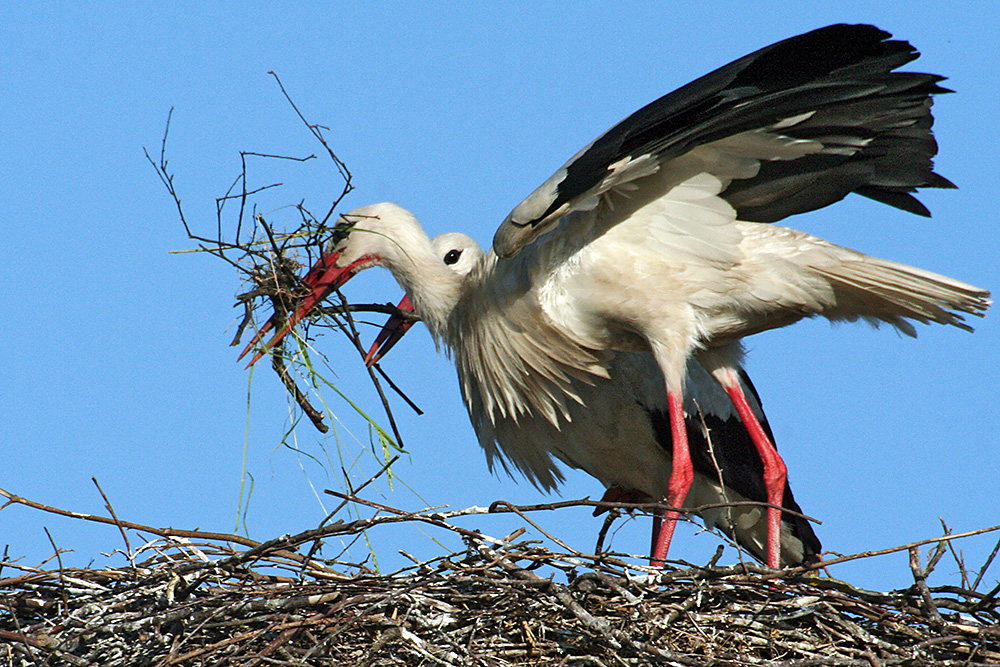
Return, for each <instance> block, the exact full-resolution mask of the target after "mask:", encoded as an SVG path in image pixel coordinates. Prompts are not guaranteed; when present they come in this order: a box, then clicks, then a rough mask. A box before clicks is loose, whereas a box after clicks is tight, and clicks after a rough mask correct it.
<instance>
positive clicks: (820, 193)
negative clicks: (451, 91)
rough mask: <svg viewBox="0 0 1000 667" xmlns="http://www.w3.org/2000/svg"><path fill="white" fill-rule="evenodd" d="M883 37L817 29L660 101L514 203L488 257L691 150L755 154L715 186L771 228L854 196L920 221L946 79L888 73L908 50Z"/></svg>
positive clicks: (934, 179) (932, 177)
mask: <svg viewBox="0 0 1000 667" xmlns="http://www.w3.org/2000/svg"><path fill="white" fill-rule="evenodd" d="M890 37H891V35H890V34H889V33H887V32H885V31H883V30H880V29H878V28H876V27H874V26H870V25H832V26H828V27H826V28H820V29H818V30H814V31H812V32H809V33H806V34H803V35H799V36H797V37H792V38H790V39H786V40H784V41H781V42H778V43H776V44H772V45H771V46H768V47H765V48H763V49H761V50H759V51H756V52H754V53H751V54H750V55H747V56H744V57H743V58H740V59H739V60H736V61H735V62H732V63H730V64H728V65H726V66H724V67H722V68H720V69H717V70H715V71H714V72H712V73H710V74H707V75H705V76H703V77H701V78H700V79H697V80H695V81H693V82H691V83H689V84H687V85H685V86H682V87H681V88H679V89H677V90H676V91H674V92H672V93H669V94H668V95H665V96H664V97H661V98H660V99H658V100H656V101H655V102H652V103H651V104H649V105H647V106H645V107H643V108H642V109H640V110H639V111H636V112H635V113H634V114H632V115H631V116H629V117H628V118H626V119H625V120H623V121H622V122H620V123H618V124H617V125H615V126H614V127H612V128H611V129H610V130H608V131H607V132H605V133H604V134H603V135H601V136H600V137H598V138H597V139H596V140H595V141H594V142H592V143H591V144H590V145H588V146H587V147H585V148H584V149H583V150H581V151H580V152H579V153H577V154H576V155H574V156H573V157H572V158H571V159H570V160H569V162H567V163H566V164H565V165H563V166H562V167H561V168H559V169H558V170H557V171H556V173H555V174H553V175H552V176H551V177H550V178H549V179H548V180H547V181H545V182H544V183H543V184H542V185H541V186H539V187H538V189H536V190H535V191H534V192H533V193H531V194H530V195H529V196H528V198H527V199H525V200H524V201H523V202H521V203H520V204H518V205H517V206H516V207H515V208H514V210H513V211H511V213H510V215H508V216H507V219H506V220H505V221H504V222H503V224H501V226H500V228H499V229H498V230H497V233H496V235H495V236H494V239H493V248H494V250H495V252H496V253H497V255H498V256H500V257H501V258H508V257H512V256H513V255H516V254H517V253H518V252H519V251H520V250H521V249H522V248H524V247H525V246H526V245H528V244H529V243H531V242H532V241H533V240H534V239H535V238H536V237H537V236H538V235H539V234H542V233H544V232H546V231H548V230H549V229H551V228H552V227H553V226H554V225H555V224H556V222H557V221H558V220H559V219H560V218H562V217H563V216H565V215H566V214H567V213H570V212H572V211H576V210H589V209H593V208H594V207H596V206H597V205H598V204H599V203H600V200H601V197H602V196H603V195H605V194H606V193H609V192H610V191H611V190H613V189H616V188H618V189H621V190H628V189H629V188H632V187H642V184H639V183H636V184H635V185H630V184H632V182H634V181H639V180H640V179H643V178H646V177H648V176H651V175H653V174H656V173H657V172H659V171H661V170H663V169H664V168H667V167H669V163H670V162H671V161H672V160H675V159H677V158H678V157H680V156H683V155H685V154H687V153H689V152H691V151H692V150H694V149H696V148H699V147H718V148H719V149H720V151H721V152H723V153H725V154H727V155H729V156H735V157H738V158H741V159H747V158H749V159H751V160H752V161H753V166H754V168H752V169H750V170H748V171H746V173H744V174H742V175H741V176H740V177H738V178H731V175H727V182H726V187H725V190H724V191H723V192H722V193H721V194H720V196H721V197H722V198H724V199H725V200H726V201H727V202H729V204H730V205H731V206H732V207H733V208H734V209H736V212H737V216H738V219H740V220H744V221H748V222H774V221H776V220H780V219H782V218H785V217H787V216H790V215H794V214H796V213H802V212H805V211H810V210H814V209H817V208H821V207H823V206H827V205H829V204H831V203H833V202H836V201H839V200H840V199H842V198H844V197H845V196H847V195H848V194H849V193H851V192H856V193H858V194H860V195H863V196H865V197H869V198H871V199H875V200H877V201H880V202H882V203H885V204H888V205H890V206H894V207H896V208H900V209H902V210H905V211H909V212H911V213H916V214H918V215H928V212H927V209H926V208H925V207H924V206H923V204H921V203H920V202H919V201H918V200H917V199H916V198H915V197H913V195H912V194H911V193H913V192H915V191H916V189H917V188H920V187H954V186H953V185H952V184H951V183H950V182H949V181H948V180H947V179H945V178H943V177H941V176H939V175H938V174H936V173H934V170H933V163H932V158H933V157H934V155H935V154H936V153H937V144H936V142H935V141H934V137H933V135H932V134H931V125H932V124H933V117H932V116H931V112H930V107H931V95H933V94H936V93H942V92H949V91H948V90H947V89H945V88H942V87H940V86H939V85H938V83H939V82H940V81H942V80H943V78H944V77H940V76H937V75H933V74H919V73H913V72H896V71H894V70H896V69H897V68H899V67H901V66H903V65H905V64H906V63H908V62H910V61H912V60H914V59H916V58H917V57H918V56H919V53H918V52H917V51H916V50H915V49H914V48H913V47H912V46H911V45H910V44H909V43H908V42H905V41H900V40H891V39H889V38H890ZM649 180H653V179H649ZM662 182H663V183H669V179H663V180H662ZM623 186H624V187H623ZM665 193H666V192H664V194H665Z"/></svg>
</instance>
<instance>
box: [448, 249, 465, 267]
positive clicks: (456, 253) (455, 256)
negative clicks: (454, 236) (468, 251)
mask: <svg viewBox="0 0 1000 667" xmlns="http://www.w3.org/2000/svg"><path fill="white" fill-rule="evenodd" d="M461 257H462V251H461V250H449V251H448V254H447V255H445V256H444V263H445V264H447V265H449V266H451V265H452V264H454V263H455V262H457V261H458V260H459V259H460V258H461Z"/></svg>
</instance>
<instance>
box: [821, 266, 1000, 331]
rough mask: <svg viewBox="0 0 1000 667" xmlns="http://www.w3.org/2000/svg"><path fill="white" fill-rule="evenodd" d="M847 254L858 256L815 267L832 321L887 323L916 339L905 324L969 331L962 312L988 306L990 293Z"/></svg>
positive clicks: (909, 268) (978, 313) (980, 311)
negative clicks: (825, 283)
mask: <svg viewBox="0 0 1000 667" xmlns="http://www.w3.org/2000/svg"><path fill="white" fill-rule="evenodd" d="M851 252H852V254H856V255H857V257H855V258H853V259H851V260H849V261H844V262H840V263H838V264H836V265H834V266H824V267H822V268H819V269H818V273H820V274H821V275H822V276H824V277H825V278H826V279H827V280H829V281H830V284H831V286H832V287H833V289H834V294H835V304H834V305H833V307H832V308H830V309H829V310H826V311H825V312H823V313H822V314H823V315H824V316H825V317H828V318H829V319H831V320H841V319H846V320H853V319H858V318H862V319H865V320H868V321H869V322H872V323H873V324H876V325H877V324H878V323H880V322H886V323H888V324H891V325H892V326H894V327H896V328H897V329H898V330H900V331H901V332H903V333H905V334H907V335H909V336H916V330H915V329H914V328H913V325H912V324H911V323H910V322H909V321H908V320H915V321H917V322H922V323H924V324H930V323H931V322H937V323H938V324H951V325H953V326H956V327H958V328H960V329H965V330H966V331H972V327H971V326H969V325H968V324H967V323H966V322H965V318H964V317H963V314H968V315H976V316H978V317H982V316H983V315H984V314H985V312H986V309H987V308H989V307H990V304H991V301H990V299H989V297H990V293H989V292H988V291H986V290H984V289H981V288H979V287H975V286H973V285H969V284H967V283H963V282H961V281H958V280H955V279H953V278H948V277H947V276H942V275H939V274H936V273H932V272H930V271H924V270H923V269H918V268H915V267H912V266H906V265H905V264H898V263H896V262H890V261H887V260H882V259H876V258H874V257H868V256H866V255H862V254H861V253H853V251H851Z"/></svg>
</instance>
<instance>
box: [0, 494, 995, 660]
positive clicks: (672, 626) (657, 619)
mask: <svg viewBox="0 0 1000 667" xmlns="http://www.w3.org/2000/svg"><path fill="white" fill-rule="evenodd" d="M4 495H6V496H7V498H8V504H10V503H12V502H20V503H22V504H28V505H32V506H35V507H36V508H37V507H39V506H38V505H37V504H33V503H31V502H30V501H26V500H24V499H22V498H18V497H17V496H13V495H12V494H9V493H7V492H4ZM352 500H354V501H357V502H362V503H363V504H367V505H374V504H373V503H370V502H368V501H361V500H360V499H358V498H353V499H352ZM42 509H46V508H44V507H43V508H42ZM48 509H51V508H48ZM494 509H505V508H503V507H501V506H498V507H497V508H494ZM506 509H511V508H509V507H507V508H506ZM513 509H515V510H517V511H520V508H513ZM487 511H488V510H484V509H481V508H471V509H469V510H460V511H453V512H444V513H443V512H440V511H437V510H433V509H429V510H424V511H421V512H416V513H406V512H403V511H400V510H395V509H392V508H388V507H385V506H379V507H378V510H377V512H376V514H375V516H374V517H372V518H370V519H359V520H356V521H351V522H335V523H332V524H330V525H325V526H320V527H319V528H316V529H313V530H310V531H306V532H304V533H301V534H299V535H294V536H283V537H280V538H277V539H274V540H271V541H269V542H265V543H255V542H252V541H250V540H247V539H246V538H238V537H237V536H225V535H214V534H209V533H199V532H197V531H178V530H175V529H154V528H150V527H142V526H136V525H134V524H127V523H124V522H121V521H118V520H117V519H104V518H101V517H83V516H82V515H76V516H77V517H78V518H90V519H93V520H96V519H101V520H103V521H104V522H105V523H113V524H117V526H118V528H119V529H120V530H121V533H122V536H123V537H124V536H125V535H126V530H128V531H130V532H136V531H138V532H142V533H153V534H154V535H156V537H155V538H154V539H153V540H152V541H149V542H147V543H146V544H145V545H144V546H143V547H140V548H139V549H136V550H134V551H133V550H132V549H131V548H129V550H128V554H126V555H127V556H128V557H129V558H130V559H131V561H132V563H131V564H130V565H129V566H127V567H122V568H114V569H83V570H80V569H62V568H59V569H41V568H26V567H23V566H17V565H14V564H11V563H4V564H3V565H5V566H7V567H8V568H10V567H14V568H17V569H19V570H21V572H22V573H21V574H17V575H16V576H11V577H8V578H0V663H2V664H4V665H11V666H12V667H22V666H23V667H27V666H29V665H73V666H74V667H81V666H84V665H103V666H108V667H110V666H124V665H187V666H195V665H247V666H250V665H365V666H375V665H455V666H458V665H484V666H485V665H489V666H491V667H493V666H498V667H499V666H505V665H608V666H610V665H651V664H658V665H659V664H672V665H925V664H927V665H929V664H935V665H941V664H944V665H947V664H954V665H987V664H1000V627H998V626H997V621H998V620H1000V600H998V599H997V597H996V596H997V589H993V590H992V591H990V592H988V593H978V592H976V591H975V590H974V589H975V588H976V587H978V584H979V583H980V580H981V579H982V576H981V575H982V572H983V571H984V570H983V571H981V572H980V576H979V577H977V578H976V579H977V580H976V582H975V585H973V586H971V588H972V590H970V589H967V588H962V587H957V586H945V587H938V588H931V587H928V586H927V584H926V582H925V579H926V575H927V574H928V573H929V570H930V569H931V568H932V567H933V563H934V562H936V560H935V556H932V557H931V562H930V563H928V564H927V565H926V566H922V565H921V564H920V558H919V552H918V551H917V546H916V545H908V547H901V549H904V548H909V549H910V553H911V569H913V573H914V585H913V586H911V587H910V588H908V589H906V590H897V591H892V592H889V593H877V592H871V591H865V590H861V589H858V588H854V587H852V586H850V585H849V584H847V583H844V582H842V581H838V580H836V579H831V578H822V577H820V576H818V573H817V572H815V571H811V572H807V571H805V570H804V569H803V568H799V569H794V570H785V571H772V570H768V569H767V568H763V567H761V566H757V565H753V564H749V563H741V564H738V565H733V566H727V567H720V566H717V565H715V564H714V559H713V562H712V563H709V564H708V565H705V566H684V567H674V568H667V569H665V570H662V571H656V570H648V569H646V568H643V567H642V566H641V565H636V564H635V563H630V562H627V561H625V560H623V559H621V558H620V557H618V556H615V555H588V554H582V553H579V552H576V551H563V552H557V551H552V550H549V549H547V548H543V547H542V546H541V545H540V544H539V543H538V542H532V541H519V540H520V539H521V537H522V534H523V530H521V531H517V532H516V533H515V534H513V535H511V536H509V537H507V538H505V539H494V538H490V537H488V536H486V535H483V534H481V533H478V532H475V531H470V530H467V529H464V528H461V527H458V526H455V525H454V524H453V523H451V519H452V518H454V517H455V516H460V515H468V514H472V513H483V512H487ZM406 522H421V523H422V524H430V525H433V526H436V527H438V528H441V529H444V530H447V531H451V532H453V533H456V534H458V535H459V536H461V538H462V539H463V540H464V544H465V548H464V550H461V551H459V552H456V553H450V554H447V555H444V556H441V557H438V558H436V559H433V560H430V561H426V562H418V563H416V564H415V565H414V566H413V567H411V568H408V569H406V570H402V571H399V572H396V573H393V574H389V575H384V574H378V573H375V572H372V571H371V570H369V569H366V568H365V567H363V566H360V565H348V564H345V563H339V562H337V561H331V560H323V559H321V558H318V557H317V556H316V554H317V553H319V552H320V545H321V540H322V539H329V538H331V537H333V536H341V537H343V536H352V535H354V536H356V535H360V534H361V532H363V531H365V530H368V529H370V528H372V527H373V526H375V525H379V524H397V525H398V524H399V523H406ZM392 528H393V526H392V525H384V527H383V528H382V529H383V530H391V529H392ZM987 530H989V529H987ZM978 532H982V531H978ZM182 533H183V534H182ZM955 537H960V536H945V537H944V538H935V539H934V540H928V541H927V542H931V543H933V542H935V541H937V542H938V548H937V549H936V550H935V554H936V555H937V557H940V554H941V553H943V552H944V550H945V548H944V546H943V545H944V544H945V542H946V541H947V540H950V539H953V538H955ZM234 539H236V540H239V541H241V542H243V545H234V544H233V540H234ZM127 542H128V540H127V538H126V543H127ZM303 552H304V553H303ZM720 553H721V550H720ZM148 554H152V555H151V556H149V557H146V558H145V560H143V561H141V562H139V556H142V555H148ZM828 562H831V561H828ZM987 565H988V563H987ZM984 568H985V566H984ZM5 571H6V572H8V573H9V572H10V570H9V569H7V570H5ZM963 572H964V570H963ZM0 574H2V573H0ZM964 579H965V577H964V575H963V580H964Z"/></svg>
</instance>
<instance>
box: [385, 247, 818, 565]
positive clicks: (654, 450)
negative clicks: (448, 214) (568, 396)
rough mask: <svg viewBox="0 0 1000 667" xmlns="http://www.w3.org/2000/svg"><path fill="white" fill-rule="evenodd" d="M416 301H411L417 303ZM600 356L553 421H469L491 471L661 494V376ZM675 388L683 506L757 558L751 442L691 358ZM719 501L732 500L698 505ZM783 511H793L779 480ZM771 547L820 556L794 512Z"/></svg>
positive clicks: (762, 526) (447, 256)
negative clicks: (601, 372)
mask: <svg viewBox="0 0 1000 667" xmlns="http://www.w3.org/2000/svg"><path fill="white" fill-rule="evenodd" d="M432 246H433V249H434V253H435V255H436V257H437V258H438V259H439V261H441V262H442V263H443V264H444V265H446V266H448V267H449V270H451V271H452V272H453V273H455V274H456V275H458V276H460V277H466V276H468V275H469V274H470V273H472V272H473V271H474V270H475V269H476V267H477V266H478V265H479V263H480V261H481V260H482V257H483V253H482V250H481V249H480V248H479V245H478V244H477V243H476V242H475V241H474V240H473V239H471V238H469V237H468V236H466V235H465V234H457V233H449V234H441V235H439V236H436V237H435V238H434V239H433V240H432ZM416 298H417V301H418V302H421V303H426V301H427V299H426V298H424V299H422V300H421V299H420V297H419V296H417V297H416ZM412 301H413V298H412V297H411V296H410V295H409V294H408V295H407V298H406V299H404V301H403V303H401V307H405V308H407V309H410V308H412V305H411V304H412ZM442 303H443V304H444V305H445V308H443V309H438V312H442V311H448V318H447V319H448V320H451V311H453V310H454V307H455V305H456V303H457V301H456V302H454V303H448V302H446V301H444V300H442ZM418 312H419V311H418ZM408 324H409V321H405V320H402V319H395V318H394V320H391V321H390V324H387V326H386V329H384V330H383V332H382V334H380V336H379V339H378V340H377V341H376V344H375V345H374V346H373V347H372V352H371V353H370V354H369V359H373V358H374V360H378V358H380V357H381V355H382V354H384V353H385V352H386V351H387V350H388V348H389V347H391V346H392V345H393V344H394V343H395V342H396V340H398V337H399V336H401V335H402V332H405V327H408ZM430 326H432V327H436V328H438V329H439V330H440V328H441V327H442V323H441V322H437V323H434V322H433V321H432V322H431V324H430ZM443 326H444V327H445V328H447V325H446V324H445V325H443ZM397 327H398V328H400V329H401V331H400V332H399V333H397V331H396V330H397ZM439 340H440V339H439ZM376 351H378V353H379V354H378V356H377V357H376V356H375V354H374V353H375V352H376ZM607 356H608V358H609V361H608V363H607V377H600V378H594V377H591V378H589V379H588V381H586V382H580V381H576V382H573V383H572V384H573V392H574V393H575V395H576V397H577V398H578V399H579V400H574V401H570V402H567V403H565V404H563V406H562V409H563V410H564V412H562V413H560V415H559V416H558V417H557V420H556V423H555V424H553V423H552V422H551V421H549V419H547V418H545V417H543V416H541V415H539V414H537V413H535V412H529V413H525V414H521V415H520V416H518V417H517V418H511V417H501V418H499V419H497V420H495V422H494V421H490V422H489V423H488V424H486V423H482V424H480V425H478V426H477V432H478V434H479V436H480V442H481V443H482V445H483V447H484V448H485V450H486V452H487V456H488V458H489V461H490V466H491V468H492V467H493V464H494V463H495V462H497V461H500V462H504V461H505V458H504V457H505V456H506V457H507V458H510V460H511V461H512V463H513V464H514V466H515V467H517V469H518V470H520V471H521V472H522V473H523V474H525V475H526V476H527V477H528V478H529V479H530V480H531V481H532V482H534V483H535V484H536V485H537V486H540V487H541V488H543V489H546V490H552V489H554V488H555V487H556V485H557V484H558V482H559V481H561V479H562V475H561V473H560V471H559V469H558V468H557V467H556V465H555V463H556V462H557V461H558V462H561V463H563V464H565V465H567V466H569V467H571V468H577V469H581V470H584V471H585V472H587V473H589V474H590V475H591V476H593V477H595V478H597V479H598V480H599V481H600V482H601V483H602V484H604V486H605V487H606V488H607V489H608V490H609V496H610V497H617V496H619V495H622V496H623V497H626V498H629V499H632V500H642V501H644V502H649V501H654V500H660V499H662V498H664V497H665V496H666V491H667V488H668V484H669V480H670V477H671V473H672V465H671V452H672V449H673V443H672V436H671V428H670V423H671V421H670V416H669V412H668V405H667V394H666V391H665V385H664V381H663V374H662V373H661V372H660V368H659V366H658V365H657V363H656V360H655V359H654V358H653V356H652V355H651V354H650V353H648V352H622V353H616V354H609V355H607ZM738 381H739V383H740V386H741V388H742V389H743V390H744V391H745V393H746V394H747V395H748V396H749V400H750V402H751V405H752V410H753V411H754V414H755V417H756V419H757V420H758V421H759V423H762V424H763V425H764V428H765V429H766V430H767V433H768V435H770V432H771V431H770V427H769V426H768V425H767V419H766V417H765V416H764V412H763V410H762V408H761V405H760V399H759V397H758V396H757V393H756V390H755V389H754V388H753V385H752V384H750V381H749V378H748V377H747V376H746V374H745V373H743V372H742V371H741V372H740V373H739V378H738ZM463 384H464V383H463ZM685 386H686V392H685V399H684V423H685V430H686V432H687V435H688V441H689V442H690V445H691V455H692V464H693V479H692V486H691V491H690V493H689V494H688V495H687V496H686V498H685V499H684V501H683V507H684V508H686V509H693V510H696V511H697V513H698V514H699V516H701V517H702V519H703V520H704V521H705V524H706V525H707V526H709V527H718V528H720V529H721V530H723V531H724V532H725V533H726V534H727V535H729V536H730V537H732V538H734V539H735V540H736V541H737V542H738V543H739V544H740V545H741V546H743V547H744V548H746V549H748V550H749V551H750V552H751V553H752V554H753V555H754V556H755V557H756V558H758V559H760V560H762V561H766V559H767V551H768V545H767V537H768V525H767V518H766V516H767V515H766V512H765V511H763V510H762V509H761V508H760V507H759V506H756V507H755V506H748V505H739V504H738V503H740V502H743V501H748V500H749V501H754V502H766V501H767V490H766V484H765V483H764V479H763V465H762V462H761V460H760V458H759V456H758V454H757V451H756V450H755V448H754V444H753V441H752V440H751V438H750V436H749V433H748V432H747V429H746V427H745V426H744V424H743V422H742V421H741V419H740V417H739V415H738V414H737V413H736V412H735V411H734V409H733V406H732V403H731V402H730V400H729V398H728V396H727V395H726V393H725V392H724V391H723V389H722V387H721V386H720V385H719V383H718V382H716V381H715V379H713V378H712V377H711V376H710V375H709V374H708V373H707V372H706V371H705V370H704V369H703V368H702V367H701V365H700V364H698V363H697V362H695V363H692V364H690V366H689V368H688V372H687V374H686V377H685ZM479 412H480V411H479V410H478V409H473V408H471V407H470V415H473V420H474V421H479V422H483V415H481V414H479ZM498 447H499V448H498ZM515 457H516V458H515ZM503 465H505V467H506V464H505V463H504V464H503ZM508 472H510V470H508ZM616 491H618V492H623V493H621V494H619V493H615V492H616ZM727 503H737V504H736V505H734V506H729V507H714V508H713V507H705V506H708V505H719V504H727ZM784 507H786V508H787V509H790V510H792V511H793V512H795V513H796V514H801V513H802V510H801V508H800V507H799V506H798V504H797V503H796V502H795V499H794V496H793V495H792V490H791V488H790V487H789V486H788V485H787V483H786V484H785V488H784ZM661 518H662V513H658V514H657V516H656V520H655V521H654V531H653V544H654V545H655V544H657V543H658V542H659V541H660V540H659V537H660V534H661V533H660V531H661V528H662V525H663V524H662V522H661V520H660V519H661ZM780 542H781V547H780V552H781V558H780V562H781V564H783V565H797V564H800V563H802V562H805V561H810V560H813V559H814V558H815V557H816V555H817V554H818V553H819V551H820V543H819V540H818V539H817V537H816V535H815V533H814V532H813V530H812V528H811V526H810V525H809V523H808V522H807V521H806V520H805V519H803V518H801V517H799V516H797V515H790V514H784V515H783V521H782V525H781V530H780Z"/></svg>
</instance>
